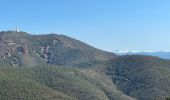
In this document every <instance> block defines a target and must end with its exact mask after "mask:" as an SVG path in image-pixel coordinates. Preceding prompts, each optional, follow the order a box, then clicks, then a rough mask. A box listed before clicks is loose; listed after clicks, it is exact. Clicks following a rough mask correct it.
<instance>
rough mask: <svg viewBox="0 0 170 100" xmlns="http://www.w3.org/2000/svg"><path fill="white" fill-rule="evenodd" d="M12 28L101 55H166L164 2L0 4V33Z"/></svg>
mask: <svg viewBox="0 0 170 100" xmlns="http://www.w3.org/2000/svg"><path fill="white" fill-rule="evenodd" d="M16 24H18V26H19V28H20V30H22V31H25V32H28V33H31V34H49V33H57V34H63V35H67V36H70V37H73V38H76V39H78V40H81V41H83V42H85V43H88V44H90V45H92V46H94V47H96V48H99V49H103V50H107V51H114V50H151V51H164V50H170V46H169V44H170V0H0V31H5V30H14V29H15V26H16Z"/></svg>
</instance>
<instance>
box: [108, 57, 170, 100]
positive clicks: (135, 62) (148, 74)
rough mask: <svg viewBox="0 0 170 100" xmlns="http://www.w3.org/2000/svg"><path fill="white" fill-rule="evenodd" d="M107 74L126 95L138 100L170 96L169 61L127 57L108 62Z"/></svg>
mask: <svg viewBox="0 0 170 100" xmlns="http://www.w3.org/2000/svg"><path fill="white" fill-rule="evenodd" d="M108 64H109V66H108V68H107V74H108V75H109V76H111V77H112V80H113V82H114V83H115V84H117V86H118V87H119V89H120V90H122V91H123V93H125V94H126V95H129V96H132V97H135V98H138V99H140V100H164V99H165V97H168V96H169V94H170V84H169V83H170V80H169V79H170V60H164V59H160V58H157V57H152V56H142V55H131V56H130V55H129V56H121V57H117V58H116V59H113V60H111V61H109V63H108Z"/></svg>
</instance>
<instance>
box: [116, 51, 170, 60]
mask: <svg viewBox="0 0 170 100" xmlns="http://www.w3.org/2000/svg"><path fill="white" fill-rule="evenodd" d="M114 53H116V54H118V55H136V54H139V55H151V56H157V57H160V58H164V59H170V51H147V50H146V51H140V50H133V51H131V50H116V51H114Z"/></svg>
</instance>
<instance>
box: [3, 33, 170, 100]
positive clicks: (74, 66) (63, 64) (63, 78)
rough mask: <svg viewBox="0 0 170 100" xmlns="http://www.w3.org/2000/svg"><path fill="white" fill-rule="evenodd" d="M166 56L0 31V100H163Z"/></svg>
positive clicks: (168, 93)
mask: <svg viewBox="0 0 170 100" xmlns="http://www.w3.org/2000/svg"><path fill="white" fill-rule="evenodd" d="M169 87H170V60H165V59H161V58H158V57H153V56H145V55H124V56H118V55H116V54H113V53H110V52H106V51H102V50H99V49H97V48H94V47H92V46H90V45H88V44H86V43H83V42H81V41H79V40H76V39H73V38H70V37H67V36H64V35H57V34H47V35H31V34H28V33H26V32H15V31H2V32H0V100H168V99H169V98H168V97H170V88H169Z"/></svg>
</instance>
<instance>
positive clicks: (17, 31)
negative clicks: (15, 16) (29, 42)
mask: <svg viewBox="0 0 170 100" xmlns="http://www.w3.org/2000/svg"><path fill="white" fill-rule="evenodd" d="M16 33H19V28H18V25H16Z"/></svg>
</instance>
